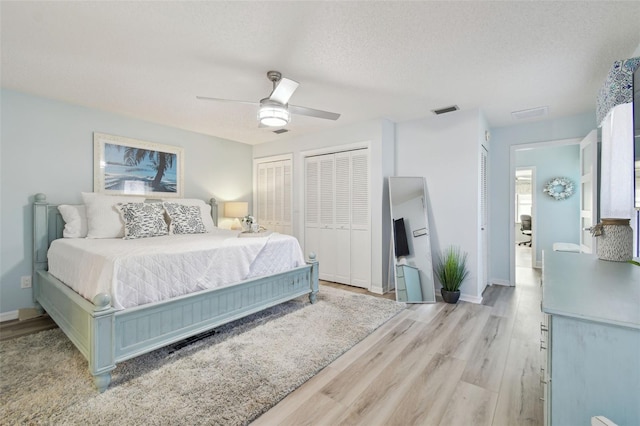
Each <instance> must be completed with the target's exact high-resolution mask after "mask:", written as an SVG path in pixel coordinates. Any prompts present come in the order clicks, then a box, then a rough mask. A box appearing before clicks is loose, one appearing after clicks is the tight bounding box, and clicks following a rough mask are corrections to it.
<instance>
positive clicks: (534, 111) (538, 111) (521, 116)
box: [511, 106, 549, 120]
mask: <svg viewBox="0 0 640 426" xmlns="http://www.w3.org/2000/svg"><path fill="white" fill-rule="evenodd" d="M548 113H549V107H548V106H543V107H537V108H531V109H523V110H522V111H513V112H512V113H511V117H512V118H513V119H514V120H526V119H528V118H536V117H544V116H546V115H547V114H548Z"/></svg>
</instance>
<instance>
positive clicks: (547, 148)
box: [509, 138, 581, 285]
mask: <svg viewBox="0 0 640 426" xmlns="http://www.w3.org/2000/svg"><path fill="white" fill-rule="evenodd" d="M580 141H581V139H579V138H575V139H562V140H555V141H548V142H537V143H531V144H521V145H512V146H511V147H510V177H511V179H510V187H511V188H510V191H509V193H510V202H509V204H510V206H509V234H510V239H509V241H510V244H509V247H511V249H510V254H509V271H510V272H509V281H510V284H511V285H516V284H517V282H518V281H517V279H516V270H517V269H518V268H517V265H525V264H526V265H528V266H527V267H526V269H525V268H523V270H522V272H524V273H527V272H528V273H531V272H533V270H534V269H536V270H537V269H538V268H540V267H541V266H542V251H543V250H551V249H552V247H553V243H554V242H571V243H579V238H580V231H579V229H580V223H579V222H580V201H579V196H577V194H576V196H574V197H573V198H571V199H568V200H564V201H561V202H559V201H555V200H553V199H552V198H551V197H547V196H546V195H542V194H543V189H544V185H545V183H546V181H547V180H549V179H551V178H554V177H558V176H563V177H568V178H570V179H571V180H572V181H573V182H576V183H577V185H576V189H578V188H579V182H580ZM518 169H532V173H531V218H532V226H531V237H532V242H531V249H530V251H531V258H530V261H529V258H528V257H526V258H524V259H520V260H519V261H518V263H516V248H517V247H522V246H517V242H518V238H520V235H521V233H522V231H521V229H520V223H519V222H520V218H519V216H520V214H519V213H518V207H517V204H516V177H517V175H516V172H517V171H518ZM521 173H524V172H521ZM577 192H579V189H578V191H577ZM541 197H544V198H541ZM523 198H525V197H523ZM522 204H523V208H526V207H524V204H526V203H522ZM516 218H517V219H516ZM516 223H517V224H516ZM541 225H542V228H540V226H541ZM522 237H524V236H522ZM523 251H524V250H523Z"/></svg>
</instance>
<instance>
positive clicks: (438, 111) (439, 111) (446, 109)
mask: <svg viewBox="0 0 640 426" xmlns="http://www.w3.org/2000/svg"><path fill="white" fill-rule="evenodd" d="M459 109H460V108H458V105H451V106H448V107H444V108H439V109H432V110H431V112H433V113H434V114H436V115H440V114H446V113H448V112H453V111H457V110H459Z"/></svg>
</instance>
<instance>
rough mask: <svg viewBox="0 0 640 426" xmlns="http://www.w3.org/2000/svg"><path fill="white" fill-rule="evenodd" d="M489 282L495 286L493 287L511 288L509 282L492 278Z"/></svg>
mask: <svg viewBox="0 0 640 426" xmlns="http://www.w3.org/2000/svg"><path fill="white" fill-rule="evenodd" d="M490 282H491V285H494V284H495V285H503V286H506V287H511V282H510V281H509V280H503V279H500V278H492V279H491V281H490Z"/></svg>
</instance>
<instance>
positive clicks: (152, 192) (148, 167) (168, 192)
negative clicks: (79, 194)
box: [93, 132, 184, 198]
mask: <svg viewBox="0 0 640 426" xmlns="http://www.w3.org/2000/svg"><path fill="white" fill-rule="evenodd" d="M93 153H94V155H93V156H94V166H93V174H94V176H93V191H94V192H101V193H106V194H120V195H145V196H148V197H149V198H154V197H158V198H160V197H162V198H164V197H182V196H183V191H184V188H183V186H184V185H183V181H184V179H183V176H184V166H183V164H184V158H183V157H184V155H183V149H182V148H180V147H176V146H170V145H160V144H157V143H153V142H145V141H141V140H137V139H130V138H124V137H120V136H113V135H107V134H104V133H95V132H94V134H93Z"/></svg>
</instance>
